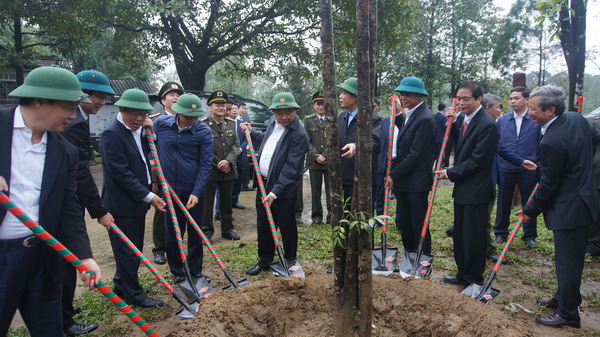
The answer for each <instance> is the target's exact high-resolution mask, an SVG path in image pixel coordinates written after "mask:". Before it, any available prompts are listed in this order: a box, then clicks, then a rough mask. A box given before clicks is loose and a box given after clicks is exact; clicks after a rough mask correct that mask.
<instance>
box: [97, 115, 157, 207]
mask: <svg viewBox="0 0 600 337" xmlns="http://www.w3.org/2000/svg"><path fill="white" fill-rule="evenodd" d="M142 149H143V152H144V156H146V158H148V153H150V147H149V145H148V141H147V140H146V137H145V136H144V132H143V131H142ZM100 155H101V156H102V169H103V171H104V186H103V189H102V199H103V200H104V204H105V205H106V208H107V209H108V211H109V212H110V213H111V214H112V215H113V216H122V217H139V216H144V215H146V212H147V211H148V209H149V208H150V204H149V203H147V202H145V201H144V198H145V197H146V196H147V195H148V193H149V192H150V188H149V187H150V186H149V185H148V178H147V172H148V170H147V168H146V165H145V164H144V158H142V156H141V154H140V152H139V150H138V147H137V145H136V143H135V140H134V139H133V135H132V133H131V130H128V129H127V128H125V126H124V125H123V124H121V123H120V122H119V121H118V120H115V121H113V123H112V124H111V125H110V126H109V127H108V128H107V129H106V130H104V132H102V136H100Z"/></svg>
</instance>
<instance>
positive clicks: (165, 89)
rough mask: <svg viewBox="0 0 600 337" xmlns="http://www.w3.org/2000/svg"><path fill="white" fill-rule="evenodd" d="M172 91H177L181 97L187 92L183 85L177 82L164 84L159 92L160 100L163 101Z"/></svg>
mask: <svg viewBox="0 0 600 337" xmlns="http://www.w3.org/2000/svg"><path fill="white" fill-rule="evenodd" d="M171 91H177V92H178V93H179V94H180V95H183V93H184V92H185V90H184V89H183V87H182V86H181V84H179V83H177V82H167V83H165V84H163V86H162V87H160V90H159V91H158V98H159V99H160V100H162V99H163V98H164V97H165V95H166V94H168V93H169V92H171Z"/></svg>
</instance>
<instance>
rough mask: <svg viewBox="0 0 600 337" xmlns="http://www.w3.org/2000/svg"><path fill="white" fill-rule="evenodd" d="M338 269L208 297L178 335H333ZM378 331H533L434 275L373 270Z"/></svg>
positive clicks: (512, 334) (507, 336)
mask: <svg viewBox="0 0 600 337" xmlns="http://www.w3.org/2000/svg"><path fill="white" fill-rule="evenodd" d="M333 292H334V291H333V275H310V276H308V277H307V279H306V280H300V279H296V278H273V279H266V280H261V281H257V282H255V283H252V284H251V285H248V286H245V287H243V288H240V289H239V290H237V291H223V292H220V293H216V294H214V295H212V296H211V297H209V298H208V299H206V300H204V302H203V304H202V306H201V307H200V314H199V315H198V316H197V317H196V318H195V319H193V320H189V321H180V326H179V329H178V330H177V331H176V332H172V333H171V334H169V336H171V337H175V336H192V335H195V336H219V337H221V336H252V337H254V336H298V337H313V336H333V334H334V318H335V307H334V303H333V300H334V297H333V296H334V294H333ZM373 303H374V311H373V317H374V319H373V325H374V326H375V327H374V329H373V335H374V336H504V337H516V336H533V334H532V332H531V331H530V329H529V328H528V327H525V326H524V325H522V324H521V323H519V322H517V321H515V320H514V319H512V318H510V317H509V316H507V315H505V314H504V313H502V312H501V311H499V310H497V309H495V308H493V307H492V306H489V305H485V304H483V303H480V302H477V301H475V300H473V299H471V298H468V297H466V296H464V295H460V294H459V293H457V292H456V291H454V290H452V289H448V288H444V287H442V286H441V285H439V284H436V283H433V282H431V281H428V280H416V279H406V280H405V279H402V278H400V277H398V276H392V277H387V278H385V277H380V276H374V277H373Z"/></svg>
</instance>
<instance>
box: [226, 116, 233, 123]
mask: <svg viewBox="0 0 600 337" xmlns="http://www.w3.org/2000/svg"><path fill="white" fill-rule="evenodd" d="M225 119H226V120H228V121H232V122H235V119H233V118H229V117H225Z"/></svg>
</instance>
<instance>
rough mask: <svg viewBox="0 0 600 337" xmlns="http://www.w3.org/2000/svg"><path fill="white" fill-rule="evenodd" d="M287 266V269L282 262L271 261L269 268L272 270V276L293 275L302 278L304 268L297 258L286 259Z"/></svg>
mask: <svg viewBox="0 0 600 337" xmlns="http://www.w3.org/2000/svg"><path fill="white" fill-rule="evenodd" d="M287 265H288V268H287V270H286V269H285V267H284V266H283V263H281V262H277V263H271V264H270V265H269V268H270V269H271V272H273V276H276V277H288V276H293V277H297V278H300V279H303V280H304V277H305V276H304V269H302V266H300V264H299V263H298V260H287Z"/></svg>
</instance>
